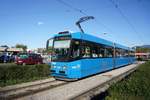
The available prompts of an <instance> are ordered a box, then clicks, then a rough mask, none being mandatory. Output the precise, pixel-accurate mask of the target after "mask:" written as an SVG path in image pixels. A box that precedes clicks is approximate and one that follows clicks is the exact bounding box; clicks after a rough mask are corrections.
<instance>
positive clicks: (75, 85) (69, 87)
mask: <svg viewBox="0 0 150 100" xmlns="http://www.w3.org/2000/svg"><path fill="white" fill-rule="evenodd" d="M138 65H140V63H138V64H132V65H128V66H125V67H121V68H118V69H115V70H111V71H108V72H105V73H102V74H98V75H95V76H92V77H89V78H85V79H82V80H79V81H76V82H71V83H69V84H66V85H62V86H59V87H56V88H53V89H50V90H46V91H42V92H38V93H36V94H33V95H32V94H31V95H28V96H25V97H22V98H18V99H17V100H70V99H73V98H75V97H77V96H79V95H81V94H83V93H85V92H87V91H89V90H91V89H93V88H95V87H97V86H99V85H101V84H103V83H105V82H107V81H109V80H112V79H113V78H114V77H116V76H119V75H121V74H123V73H126V72H127V71H129V70H131V69H133V68H136V67H137V66H138Z"/></svg>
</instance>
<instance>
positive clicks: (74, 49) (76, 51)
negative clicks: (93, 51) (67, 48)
mask: <svg viewBox="0 0 150 100" xmlns="http://www.w3.org/2000/svg"><path fill="white" fill-rule="evenodd" d="M71 53H72V54H71V57H72V58H78V57H80V42H79V41H77V40H75V41H74V42H73V45H72V51H71Z"/></svg>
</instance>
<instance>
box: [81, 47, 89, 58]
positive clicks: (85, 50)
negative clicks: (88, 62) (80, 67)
mask: <svg viewBox="0 0 150 100" xmlns="http://www.w3.org/2000/svg"><path fill="white" fill-rule="evenodd" d="M82 57H83V58H90V57H91V47H90V46H88V45H85V46H84V47H83V48H82Z"/></svg>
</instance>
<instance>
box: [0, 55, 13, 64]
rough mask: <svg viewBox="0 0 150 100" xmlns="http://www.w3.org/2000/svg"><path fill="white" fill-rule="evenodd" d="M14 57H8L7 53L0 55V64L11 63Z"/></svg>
mask: <svg viewBox="0 0 150 100" xmlns="http://www.w3.org/2000/svg"><path fill="white" fill-rule="evenodd" d="M13 61H14V57H13V56H12V55H9V54H8V53H1V54H0V62H1V63H7V62H13Z"/></svg>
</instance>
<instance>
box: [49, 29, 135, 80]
mask: <svg viewBox="0 0 150 100" xmlns="http://www.w3.org/2000/svg"><path fill="white" fill-rule="evenodd" d="M51 44H52V45H51ZM49 46H52V48H53V53H52V58H51V63H49V64H50V65H51V68H50V71H51V76H54V77H55V78H56V79H63V80H65V79H67V80H76V79H80V78H83V77H87V76H90V75H93V74H96V73H100V72H104V71H107V70H111V69H114V68H118V67H121V66H124V65H128V64H132V63H133V62H134V61H135V57H134V50H132V49H130V48H128V47H125V46H122V45H120V44H117V43H113V42H110V41H107V40H104V39H102V38H98V37H96V36H92V35H89V34H85V33H81V32H76V33H69V32H68V31H66V32H60V33H59V34H57V35H55V36H54V37H53V38H51V39H49V40H48V41H47V48H49Z"/></svg>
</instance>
